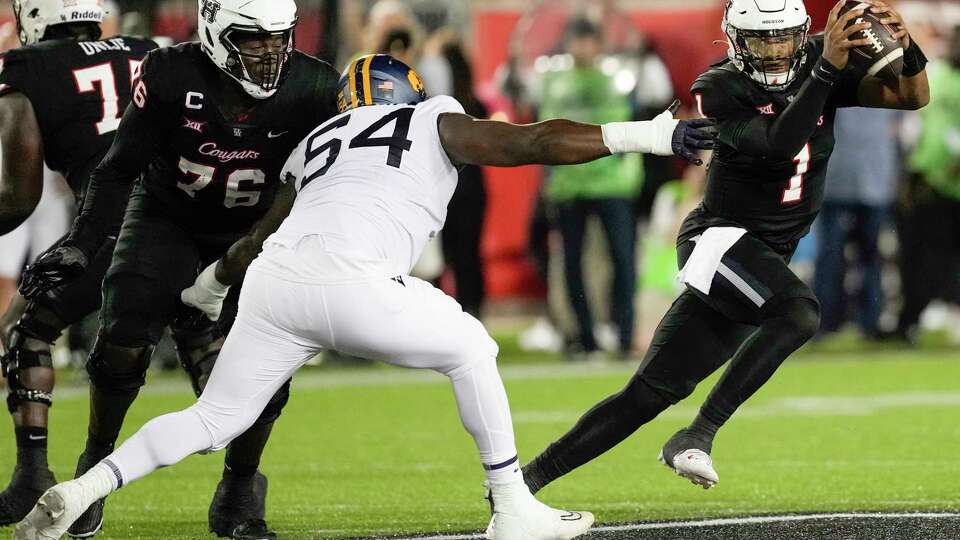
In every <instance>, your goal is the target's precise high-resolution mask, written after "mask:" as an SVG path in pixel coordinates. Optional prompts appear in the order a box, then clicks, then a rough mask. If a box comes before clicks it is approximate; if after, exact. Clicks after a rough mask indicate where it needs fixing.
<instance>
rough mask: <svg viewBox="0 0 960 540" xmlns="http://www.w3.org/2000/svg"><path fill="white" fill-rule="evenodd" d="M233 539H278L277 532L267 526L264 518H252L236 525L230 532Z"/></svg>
mask: <svg viewBox="0 0 960 540" xmlns="http://www.w3.org/2000/svg"><path fill="white" fill-rule="evenodd" d="M230 538H231V539H233V540H277V534H276V533H275V532H273V531H271V530H270V529H268V528H267V522H266V521H264V520H262V519H250V520H247V521H244V522H243V523H241V524H239V525H237V526H236V527H234V529H233V532H232V533H230Z"/></svg>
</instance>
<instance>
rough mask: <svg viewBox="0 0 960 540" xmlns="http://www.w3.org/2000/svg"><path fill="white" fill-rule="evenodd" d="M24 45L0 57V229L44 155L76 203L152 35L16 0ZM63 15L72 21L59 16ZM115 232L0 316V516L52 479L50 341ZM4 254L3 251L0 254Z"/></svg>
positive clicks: (32, 192) (81, 8) (33, 190)
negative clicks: (0, 441) (1, 411)
mask: <svg viewBox="0 0 960 540" xmlns="http://www.w3.org/2000/svg"><path fill="white" fill-rule="evenodd" d="M13 9H14V14H15V16H16V21H17V29H18V30H19V35H20V42H21V43H22V44H23V45H24V46H23V47H21V48H19V49H14V50H11V51H9V52H7V53H6V54H5V55H3V56H2V57H0V141H2V147H3V174H2V177H0V235H3V234H6V233H8V232H10V231H12V230H13V229H15V228H16V227H17V226H19V225H20V224H21V223H22V222H23V221H24V220H25V219H26V218H27V217H29V216H30V214H31V213H32V212H33V209H34V207H36V205H37V202H38V201H39V200H40V194H41V193H42V191H43V163H44V161H46V162H47V164H48V165H49V166H50V168H52V169H54V170H56V171H58V172H60V173H62V174H63V175H64V176H65V177H66V179H67V181H68V183H69V184H70V187H71V188H72V189H73V192H74V194H75V196H76V197H77V201H78V203H79V202H80V201H82V193H83V192H84V190H85V189H86V185H87V179H88V178H89V176H90V172H91V171H92V170H93V169H94V167H96V166H97V164H98V163H100V160H101V159H103V156H104V154H106V152H107V150H108V149H109V148H110V143H111V142H112V141H113V135H114V133H115V132H116V130H117V126H118V125H119V124H120V113H121V111H123V109H124V108H126V106H127V104H128V103H130V84H131V80H132V79H133V77H135V76H136V73H137V70H138V67H139V65H140V62H141V60H142V59H143V56H144V55H145V54H146V53H147V51H149V50H150V49H153V48H156V44H154V43H153V42H152V41H148V40H143V39H137V38H131V37H114V38H111V39H106V40H103V41H99V38H100V22H101V20H102V19H103V15H104V13H103V7H102V5H101V2H99V1H98V0H79V1H77V2H73V3H67V2H63V1H61V0H16V1H14V3H13ZM62 21H70V22H66V23H64V22H62ZM111 249H112V242H110V241H108V242H105V244H104V249H103V250H101V252H99V253H98V254H97V255H94V256H92V257H91V259H90V260H91V264H90V270H91V272H90V277H89V278H85V279H83V280H80V281H77V282H76V283H71V284H70V285H68V286H64V287H56V288H53V289H51V290H50V291H49V292H48V293H46V294H43V295H38V296H36V297H35V298H33V299H32V301H30V302H29V303H27V302H26V301H25V300H24V299H23V298H17V299H16V300H15V301H14V303H13V306H11V308H10V309H9V310H8V312H7V313H6V315H4V316H3V318H2V319H0V364H2V366H3V374H4V376H5V377H6V378H7V386H8V389H9V393H8V395H7V405H8V407H9V409H10V412H11V413H12V414H13V423H14V430H15V432H16V442H17V465H16V467H15V468H14V471H13V478H12V480H11V482H10V485H9V486H8V487H7V488H6V489H5V490H4V491H3V492H2V493H0V525H7V524H10V523H15V522H17V521H19V520H20V519H22V518H23V516H24V515H26V513H27V512H28V511H29V510H30V508H31V506H32V503H33V502H36V500H37V498H39V497H40V495H41V494H42V493H43V492H44V491H45V490H46V489H47V487H49V486H51V485H53V484H55V483H56V482H55V480H54V478H53V473H51V472H50V469H49V468H48V466H47V412H48V409H49V408H50V405H51V404H52V402H53V394H52V392H53V383H54V380H53V377H54V375H53V368H52V365H51V362H50V344H51V343H53V342H54V341H55V340H56V339H57V338H58V337H59V336H60V333H61V332H62V331H63V329H64V328H66V326H67V325H69V324H71V323H73V322H76V321H78V320H80V319H81V318H82V317H84V316H85V315H87V314H88V313H91V312H93V311H96V309H97V308H98V307H99V306H100V281H101V280H102V278H103V272H104V271H105V270H106V267H107V264H108V262H109V260H110V258H109V255H110V250H111ZM0 256H3V255H0Z"/></svg>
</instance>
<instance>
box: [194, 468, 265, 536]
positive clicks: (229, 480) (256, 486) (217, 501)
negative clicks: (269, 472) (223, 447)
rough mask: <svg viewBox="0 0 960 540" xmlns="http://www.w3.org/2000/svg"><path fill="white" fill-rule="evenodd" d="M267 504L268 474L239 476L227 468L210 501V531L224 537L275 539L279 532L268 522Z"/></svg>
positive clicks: (258, 473)
mask: <svg viewBox="0 0 960 540" xmlns="http://www.w3.org/2000/svg"><path fill="white" fill-rule="evenodd" d="M266 506H267V477H266V476H264V475H263V474H261V473H260V471H257V472H256V473H255V474H254V475H253V476H252V477H239V476H237V475H235V474H233V473H232V472H231V471H229V470H225V471H223V478H221V479H220V483H219V484H217V491H216V492H215V493H214V494H213V501H211V502H210V512H209V514H208V521H209V525H210V532H212V533H214V534H216V535H217V536H219V537H221V538H235V539H238V540H259V539H264V540H274V539H275V538H276V537H277V535H276V534H274V533H273V532H272V531H270V530H268V528H267V524H266V522H265V521H264V515H265V514H266Z"/></svg>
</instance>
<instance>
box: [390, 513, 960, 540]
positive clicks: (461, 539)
mask: <svg viewBox="0 0 960 540" xmlns="http://www.w3.org/2000/svg"><path fill="white" fill-rule="evenodd" d="M905 518H913V519H944V518H960V514H954V513H936V512H929V513H920V512H899V513H835V514H803V515H783V516H755V517H742V518H722V519H705V520H700V521H666V522H658V523H633V524H628V525H603V526H600V527H594V528H592V529H590V532H594V531H596V532H622V531H649V530H655V529H686V528H692V527H723V526H726V525H734V526H736V525H757V524H764V523H790V522H796V521H813V520H821V519H825V520H830V519H905ZM476 538H484V536H483V534H480V533H473V534H440V535H436V536H412V537H408V538H403V539H400V540H474V539H476Z"/></svg>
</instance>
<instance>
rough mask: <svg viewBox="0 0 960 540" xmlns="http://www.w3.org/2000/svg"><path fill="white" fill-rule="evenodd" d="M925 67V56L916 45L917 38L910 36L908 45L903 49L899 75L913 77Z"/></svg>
mask: <svg viewBox="0 0 960 540" xmlns="http://www.w3.org/2000/svg"><path fill="white" fill-rule="evenodd" d="M926 67H927V57H926V55H924V54H923V51H921V50H920V46H919V45H917V40H915V39H913V38H911V39H910V46H909V47H907V49H906V50H905V51H903V71H901V72H900V75H901V76H903V77H915V76H917V75H919V74H920V72H921V71H923V70H924V69H925V68H926Z"/></svg>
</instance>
